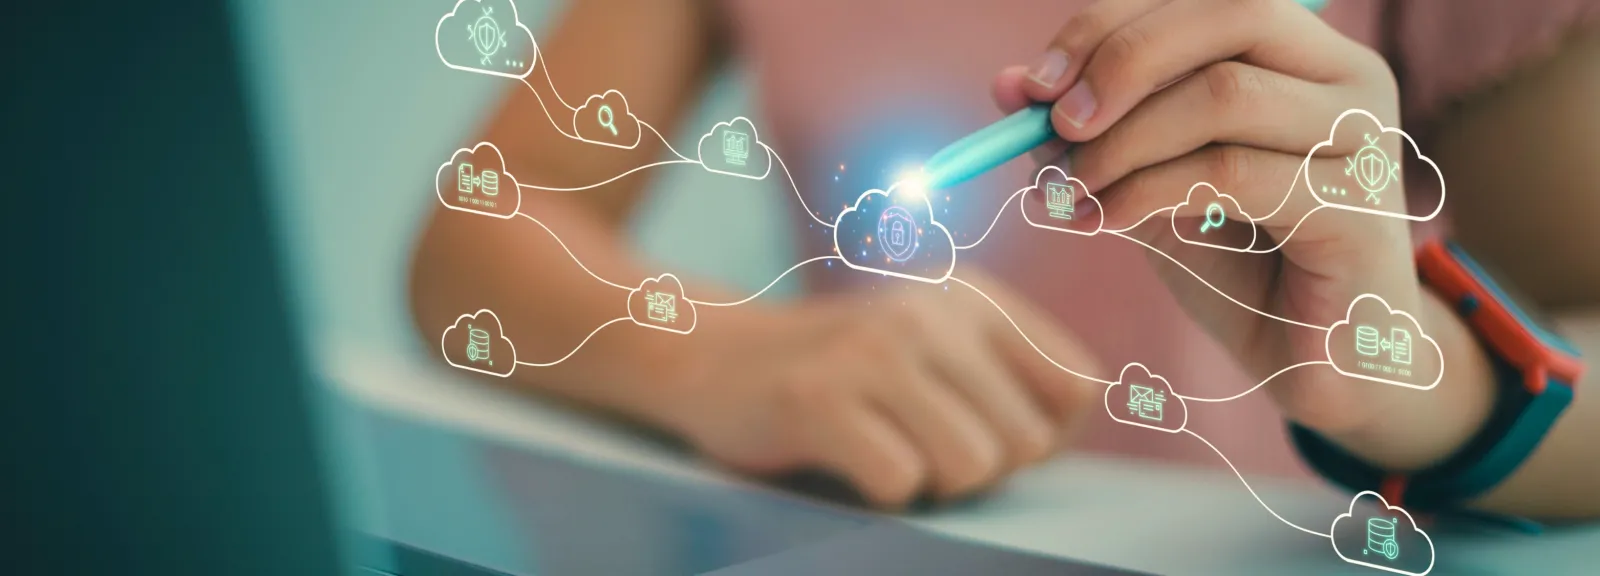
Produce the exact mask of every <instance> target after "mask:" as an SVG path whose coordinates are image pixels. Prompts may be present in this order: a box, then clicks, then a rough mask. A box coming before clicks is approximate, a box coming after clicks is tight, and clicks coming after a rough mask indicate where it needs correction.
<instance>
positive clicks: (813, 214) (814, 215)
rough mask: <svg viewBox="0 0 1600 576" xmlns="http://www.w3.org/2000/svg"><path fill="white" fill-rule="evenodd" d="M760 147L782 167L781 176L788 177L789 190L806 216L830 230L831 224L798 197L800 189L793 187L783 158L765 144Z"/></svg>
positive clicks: (803, 198)
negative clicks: (797, 199) (792, 192)
mask: <svg viewBox="0 0 1600 576" xmlns="http://www.w3.org/2000/svg"><path fill="white" fill-rule="evenodd" d="M761 147H762V148H766V149H767V153H768V154H771V155H772V157H773V158H776V159H777V160H778V165H779V166H782V167H783V175H784V176H788V177H789V188H792V189H794V196H795V198H799V199H800V207H801V208H805V209H806V215H807V216H810V217H811V219H812V220H816V221H817V223H818V224H821V225H823V226H827V227H829V228H832V227H833V223H832V222H827V221H824V220H823V219H822V217H821V216H817V213H816V212H812V211H811V207H810V206H806V197H805V196H801V195H800V187H799V186H796V185H795V183H794V175H792V174H790V173H789V165H788V164H785V163H783V157H782V156H779V155H778V151H777V150H773V149H772V147H771V146H768V145H767V143H766V142H762V143H761Z"/></svg>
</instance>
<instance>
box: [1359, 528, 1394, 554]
mask: <svg viewBox="0 0 1600 576" xmlns="http://www.w3.org/2000/svg"><path fill="white" fill-rule="evenodd" d="M1394 523H1395V521H1394V520H1392V519H1388V518H1368V519H1367V549H1366V550H1362V551H1361V553H1362V554H1369V553H1370V554H1378V555H1381V556H1383V557H1384V558H1388V559H1390V560H1394V559H1395V558H1398V557H1400V543H1399V542H1396V541H1395V539H1394Z"/></svg>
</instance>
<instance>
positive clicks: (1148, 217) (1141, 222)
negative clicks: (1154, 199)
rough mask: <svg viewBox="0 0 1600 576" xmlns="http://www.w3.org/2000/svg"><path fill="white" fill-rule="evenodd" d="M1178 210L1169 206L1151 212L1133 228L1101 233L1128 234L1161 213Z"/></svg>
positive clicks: (1135, 223)
mask: <svg viewBox="0 0 1600 576" xmlns="http://www.w3.org/2000/svg"><path fill="white" fill-rule="evenodd" d="M1177 209H1178V207H1177V206H1168V207H1166V208H1158V209H1156V211H1155V212H1151V213H1149V214H1145V215H1144V218H1140V219H1139V221H1138V222H1134V223H1133V225H1132V226H1129V227H1127V228H1118V229H1116V230H1101V232H1110V233H1112V234H1116V233H1118V232H1127V231H1129V230H1132V229H1134V228H1138V227H1139V225H1141V224H1144V222H1145V221H1146V220H1149V219H1151V218H1154V217H1155V215H1156V214H1160V213H1162V212H1166V211H1168V210H1177Z"/></svg>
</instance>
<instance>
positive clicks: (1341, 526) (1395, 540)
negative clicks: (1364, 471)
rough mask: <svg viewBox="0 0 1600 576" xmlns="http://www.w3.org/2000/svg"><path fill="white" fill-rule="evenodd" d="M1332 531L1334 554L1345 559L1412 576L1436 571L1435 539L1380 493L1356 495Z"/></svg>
mask: <svg viewBox="0 0 1600 576" xmlns="http://www.w3.org/2000/svg"><path fill="white" fill-rule="evenodd" d="M1328 534H1330V535H1332V536H1333V538H1331V540H1333V553H1334V554H1338V555H1339V558H1341V559H1343V560H1344V561H1345V562H1349V563H1351V564H1359V565H1362V566H1366V567H1368V568H1377V569H1379V570H1384V571H1387V572H1394V573H1396V574H1410V575H1411V576H1423V575H1424V574H1427V573H1428V572H1431V571H1433V556H1434V550H1433V539H1432V538H1429V537H1428V533H1426V532H1423V531H1422V529H1421V528H1417V523H1416V521H1415V520H1413V519H1412V518H1411V514H1410V513H1408V512H1406V511H1405V510H1404V509H1402V508H1400V507H1399V506H1390V505H1389V503H1388V502H1387V501H1385V500H1384V499H1383V496H1380V495H1379V494H1378V493H1377V492H1372V491H1366V492H1362V493H1360V494H1356V496H1355V498H1352V499H1351V500H1350V510H1349V511H1348V512H1345V513H1344V514H1340V515H1339V516H1338V517H1337V518H1334V519H1333V527H1332V528H1329V529H1328Z"/></svg>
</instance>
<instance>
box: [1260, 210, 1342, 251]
mask: <svg viewBox="0 0 1600 576" xmlns="http://www.w3.org/2000/svg"><path fill="white" fill-rule="evenodd" d="M1327 207H1328V205H1327V204H1318V205H1317V207H1316V208H1312V209H1311V211H1310V212H1306V215H1305V216H1301V217H1300V221H1299V222H1295V223H1294V228H1291V229H1289V233H1288V234H1287V235H1285V236H1284V237H1283V239H1282V240H1279V241H1278V245H1277V246H1273V247H1271V248H1268V249H1266V250H1255V249H1249V250H1245V251H1244V253H1245V254H1269V253H1272V252H1275V251H1277V250H1278V249H1279V248H1282V247H1283V245H1284V244H1288V243H1289V239H1290V238H1293V237H1294V233H1295V232H1297V231H1299V230H1300V225H1301V224H1305V223H1306V219H1307V218H1310V217H1311V215H1312V214H1316V213H1317V211H1318V210H1321V209H1323V208H1327ZM1251 221H1252V222H1254V220H1251Z"/></svg>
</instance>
